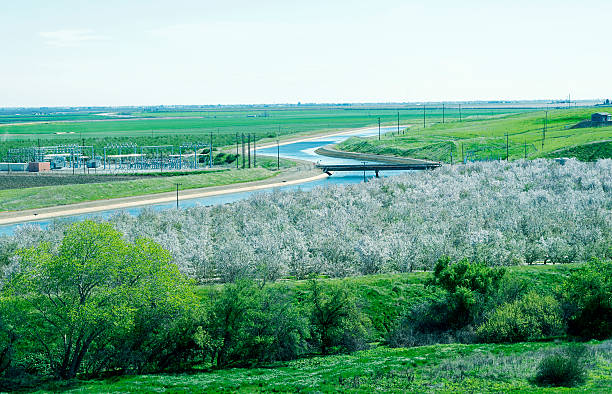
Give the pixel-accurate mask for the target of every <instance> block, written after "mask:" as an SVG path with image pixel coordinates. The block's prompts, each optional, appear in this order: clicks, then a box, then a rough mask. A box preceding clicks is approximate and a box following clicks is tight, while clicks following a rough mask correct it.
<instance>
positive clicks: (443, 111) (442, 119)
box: [442, 103, 445, 123]
mask: <svg viewBox="0 0 612 394" xmlns="http://www.w3.org/2000/svg"><path fill="white" fill-rule="evenodd" d="M444 109H445V108H444V103H442V123H444Z"/></svg>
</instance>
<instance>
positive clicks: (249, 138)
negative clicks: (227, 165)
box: [247, 133, 251, 168]
mask: <svg viewBox="0 0 612 394" xmlns="http://www.w3.org/2000/svg"><path fill="white" fill-rule="evenodd" d="M247 154H248V155H249V168H251V133H249V136H248V147H247Z"/></svg>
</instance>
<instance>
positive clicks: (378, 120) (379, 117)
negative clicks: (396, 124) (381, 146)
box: [378, 116, 380, 141]
mask: <svg viewBox="0 0 612 394" xmlns="http://www.w3.org/2000/svg"><path fill="white" fill-rule="evenodd" d="M378 140H379V141H380V116H379V117H378Z"/></svg>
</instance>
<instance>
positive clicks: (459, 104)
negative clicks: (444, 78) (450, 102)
mask: <svg viewBox="0 0 612 394" xmlns="http://www.w3.org/2000/svg"><path fill="white" fill-rule="evenodd" d="M459 122H461V104H459Z"/></svg>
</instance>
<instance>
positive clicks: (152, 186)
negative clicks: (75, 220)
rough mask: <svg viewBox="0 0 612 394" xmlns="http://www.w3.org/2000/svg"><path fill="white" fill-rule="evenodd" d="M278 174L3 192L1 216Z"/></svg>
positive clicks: (235, 173)
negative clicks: (2, 213)
mask: <svg viewBox="0 0 612 394" xmlns="http://www.w3.org/2000/svg"><path fill="white" fill-rule="evenodd" d="M277 174H278V172H274V171H270V170H266V169H264V168H251V169H244V170H242V169H240V170H235V169H234V170H230V169H224V170H213V171H209V172H204V173H199V174H196V175H179V176H169V177H165V176H161V177H140V178H141V179H133V180H127V181H118V182H102V183H90V184H80V185H79V184H73V185H54V186H41V187H30V188H26V189H8V190H0V212H1V211H20V210H24V209H34V208H44V207H52V206H57V205H67V204H76V203H80V202H86V201H95V200H104V199H109V198H119V197H131V196H142V195H146V194H153V193H163V192H171V191H174V190H176V184H177V183H180V184H181V189H195V188H201V187H211V186H222V185H229V184H233V183H242V182H253V181H258V180H262V179H266V178H270V177H273V176H275V175H277Z"/></svg>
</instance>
